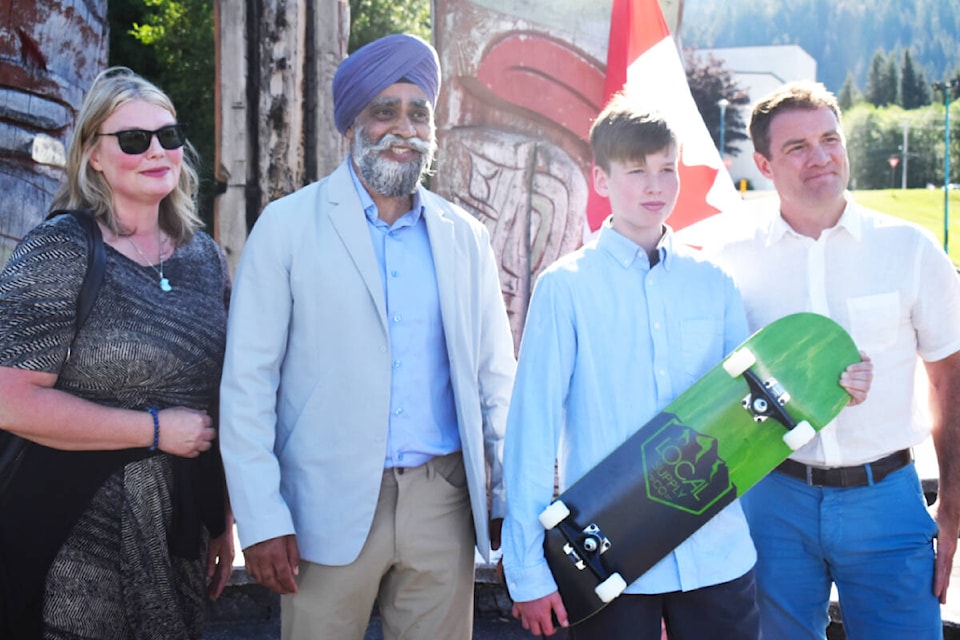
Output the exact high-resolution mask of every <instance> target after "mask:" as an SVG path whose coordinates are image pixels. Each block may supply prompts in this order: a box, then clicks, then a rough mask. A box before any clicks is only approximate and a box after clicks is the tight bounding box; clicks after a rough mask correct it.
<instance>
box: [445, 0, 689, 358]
mask: <svg viewBox="0 0 960 640" xmlns="http://www.w3.org/2000/svg"><path fill="white" fill-rule="evenodd" d="M681 5H682V2H681V1H680V0H661V7H662V8H663V9H664V13H665V15H666V17H667V21H668V24H670V25H671V26H672V27H675V26H676V25H677V22H678V20H679V19H680V13H681V9H680V7H681ZM611 7H612V0H596V1H595V2H582V1H580V0H553V1H551V2H545V1H544V0H437V2H436V3H435V5H434V40H435V44H436V45H437V49H438V51H439V53H440V62H441V67H442V73H443V85H444V86H443V90H442V92H441V98H440V103H439V104H438V109H437V119H438V142H439V151H438V158H437V173H436V176H435V177H434V179H433V182H432V188H433V189H434V190H436V191H437V192H438V193H440V194H441V195H443V196H445V197H447V198H448V199H450V200H452V201H454V202H456V203H458V204H460V205H462V206H463V207H465V208H466V209H467V210H468V211H470V212H472V213H473V214H474V215H475V216H477V218H479V219H480V220H482V221H483V222H484V223H485V224H486V225H487V228H488V229H489V230H490V233H491V237H492V240H493V245H494V250H495V252H496V254H497V256H498V257H499V259H500V263H501V269H500V277H501V285H502V287H503V293H504V299H505V301H506V304H507V312H508V313H509V315H510V323H511V326H512V328H513V333H514V340H515V343H516V344H517V345H519V339H520V333H521V330H522V327H523V323H524V320H525V319H526V309H527V304H528V302H529V299H530V292H531V288H532V284H533V282H535V280H536V277H537V275H539V273H540V272H541V271H542V270H543V269H544V268H546V267H547V266H548V265H550V263H552V262H553V261H554V260H556V259H557V258H559V257H560V256H562V255H564V254H565V253H568V252H570V251H572V250H574V249H576V248H577V247H579V246H580V245H581V244H582V242H583V239H584V229H585V224H584V219H585V211H586V206H587V195H588V191H589V180H590V167H591V152H590V146H589V140H588V134H589V128H590V125H591V123H592V121H593V118H594V117H595V116H596V114H597V113H599V111H600V109H601V108H602V107H603V105H602V104H601V101H602V98H603V83H604V76H605V69H606V48H607V39H608V35H609V30H610V10H611ZM674 30H675V29H674Z"/></svg>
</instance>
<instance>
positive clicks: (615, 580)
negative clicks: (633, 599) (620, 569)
mask: <svg viewBox="0 0 960 640" xmlns="http://www.w3.org/2000/svg"><path fill="white" fill-rule="evenodd" d="M626 588H627V581H626V580H624V579H623V576H621V575H620V574H619V573H614V574H612V575H611V576H610V577H609V578H607V579H606V580H604V581H603V582H601V583H600V584H598V585H597V588H596V589H594V592H595V593H596V594H597V597H598V598H600V600H601V601H603V602H610V601H612V600H613V599H614V598H616V597H617V596H618V595H620V594H621V593H623V590H624V589H626Z"/></svg>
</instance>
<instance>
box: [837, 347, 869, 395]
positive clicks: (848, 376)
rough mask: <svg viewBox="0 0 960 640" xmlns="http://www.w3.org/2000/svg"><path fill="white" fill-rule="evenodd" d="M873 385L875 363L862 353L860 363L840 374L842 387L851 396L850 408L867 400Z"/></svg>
mask: <svg viewBox="0 0 960 640" xmlns="http://www.w3.org/2000/svg"><path fill="white" fill-rule="evenodd" d="M872 383H873V362H872V361H871V360H870V356H868V355H867V354H865V353H864V352H863V351H861V352H860V362H855V363H854V364H852V365H850V366H849V367H847V368H846V370H845V371H844V372H843V373H841V374H840V386H841V387H843V388H844V390H845V391H846V392H847V393H849V394H850V403H849V406H851V407H852V406H855V405H858V404H860V403H861V402H863V401H864V400H866V399H867V393H868V392H869V391H870V385H871V384H872Z"/></svg>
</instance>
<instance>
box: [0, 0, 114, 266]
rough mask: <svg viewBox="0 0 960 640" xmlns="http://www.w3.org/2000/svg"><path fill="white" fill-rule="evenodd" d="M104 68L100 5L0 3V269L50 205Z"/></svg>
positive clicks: (54, 0)
mask: <svg viewBox="0 0 960 640" xmlns="http://www.w3.org/2000/svg"><path fill="white" fill-rule="evenodd" d="M106 62H107V0H0V193H2V194H3V198H2V201H0V202H2V208H0V265H2V264H3V263H4V262H6V260H7V258H8V257H9V256H10V252H11V251H12V250H13V247H14V245H15V244H16V243H17V241H18V240H19V239H20V238H21V237H22V236H23V235H24V234H25V233H26V232H27V231H28V230H29V229H30V228H32V227H33V226H35V225H36V224H37V223H38V222H40V221H41V220H42V219H43V218H44V216H45V215H46V212H47V210H48V208H49V206H50V201H51V200H52V198H53V195H54V193H55V192H56V190H57V187H58V186H59V184H60V181H61V180H62V178H63V165H64V162H65V160H66V147H67V144H68V143H69V140H70V136H71V135H72V133H73V125H74V120H75V118H76V113H77V110H78V109H79V108H80V104H81V103H82V102H83V96H84V94H85V92H86V90H87V88H88V87H89V86H90V84H91V82H92V81H93V78H94V77H95V76H96V75H97V73H99V72H100V71H101V70H102V69H103V68H104V67H105V66H106Z"/></svg>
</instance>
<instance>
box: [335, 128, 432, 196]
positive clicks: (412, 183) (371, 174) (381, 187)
mask: <svg viewBox="0 0 960 640" xmlns="http://www.w3.org/2000/svg"><path fill="white" fill-rule="evenodd" d="M354 127H355V128H354V136H353V149H352V150H351V155H352V156H353V161H354V162H355V163H356V164H357V167H358V168H359V169H360V175H361V176H362V177H363V180H364V182H366V183H367V186H369V187H370V188H371V189H373V190H374V191H375V192H377V193H378V194H380V195H382V196H384V197H387V198H398V197H400V196H408V195H410V194H412V193H413V192H414V191H416V190H417V185H418V184H420V179H421V178H422V177H423V176H424V175H425V174H426V173H427V170H428V169H429V168H430V164H431V163H432V162H433V154H434V153H435V151H436V148H437V145H436V140H435V139H434V137H433V136H432V135H431V136H430V139H429V140H424V139H423V138H419V137H413V138H403V137H401V136H398V135H394V134H392V133H388V134H386V135H384V136H383V137H382V138H380V140H379V141H378V142H373V141H372V140H368V139H367V136H366V134H365V133H364V131H363V127H361V126H360V125H359V124H357V125H354ZM394 144H398V145H405V146H408V147H410V148H412V149H414V150H415V151H418V152H419V153H420V157H419V158H418V159H416V160H411V161H410V162H397V161H395V160H390V159H387V158H384V157H382V156H381V155H380V153H381V152H382V151H386V150H387V149H389V148H390V147H391V146H393V145H394Z"/></svg>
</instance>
